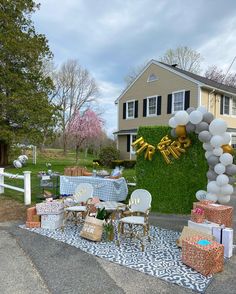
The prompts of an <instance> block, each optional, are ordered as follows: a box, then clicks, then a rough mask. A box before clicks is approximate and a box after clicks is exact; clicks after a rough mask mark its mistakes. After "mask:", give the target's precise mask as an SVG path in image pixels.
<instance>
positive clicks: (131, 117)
mask: <svg viewBox="0 0 236 294" xmlns="http://www.w3.org/2000/svg"><path fill="white" fill-rule="evenodd" d="M130 102H132V103H133V107H134V112H133V116H128V114H129V111H128V103H130ZM134 116H135V100H134V99H133V100H128V101H126V119H133V118H134Z"/></svg>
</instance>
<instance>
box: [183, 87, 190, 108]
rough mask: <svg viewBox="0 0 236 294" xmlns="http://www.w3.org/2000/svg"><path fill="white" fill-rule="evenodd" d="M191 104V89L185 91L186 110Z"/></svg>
mask: <svg viewBox="0 0 236 294" xmlns="http://www.w3.org/2000/svg"><path fill="white" fill-rule="evenodd" d="M189 104H190V91H185V97H184V110H186V109H188V108H189Z"/></svg>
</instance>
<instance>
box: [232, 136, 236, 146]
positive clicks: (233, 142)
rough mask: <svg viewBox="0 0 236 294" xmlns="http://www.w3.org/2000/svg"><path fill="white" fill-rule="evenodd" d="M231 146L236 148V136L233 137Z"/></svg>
mask: <svg viewBox="0 0 236 294" xmlns="http://www.w3.org/2000/svg"><path fill="white" fill-rule="evenodd" d="M231 146H232V147H233V148H236V135H232V136H231Z"/></svg>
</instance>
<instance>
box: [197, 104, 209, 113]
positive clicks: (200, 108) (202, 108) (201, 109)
mask: <svg viewBox="0 0 236 294" xmlns="http://www.w3.org/2000/svg"><path fill="white" fill-rule="evenodd" d="M197 110H198V111H200V112H201V113H202V114H204V113H206V112H207V108H206V107H205V106H199V107H198V108H197Z"/></svg>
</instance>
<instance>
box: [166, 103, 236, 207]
mask: <svg viewBox="0 0 236 294" xmlns="http://www.w3.org/2000/svg"><path fill="white" fill-rule="evenodd" d="M169 126H170V127H171V128H172V130H171V135H172V136H173V137H180V138H181V133H184V129H185V130H186V133H187V134H189V133H191V132H195V133H196V134H198V139H199V140H200V141H201V142H202V143H203V149H204V150H205V151H206V152H205V157H206V160H207V163H208V165H209V170H208V172H207V174H206V175H207V178H208V184H207V191H204V190H199V191H197V193H196V197H197V199H198V200H203V199H207V200H211V201H214V202H216V201H218V202H219V203H221V204H225V203H227V202H229V201H230V195H231V194H233V183H234V182H235V181H236V179H235V178H234V177H233V175H235V174H236V165H235V164H233V155H232V154H233V148H232V147H231V146H230V145H229V142H230V139H231V136H230V134H229V133H227V132H226V130H227V123H226V122H225V121H224V120H223V119H220V118H219V119H215V118H214V115H213V114H212V113H211V112H208V111H207V109H206V108H205V107H203V106H200V107H198V108H197V109H196V110H195V108H193V107H190V108H188V109H187V110H186V111H184V110H183V111H178V112H176V113H175V115H174V116H173V117H172V118H170V120H169Z"/></svg>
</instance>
